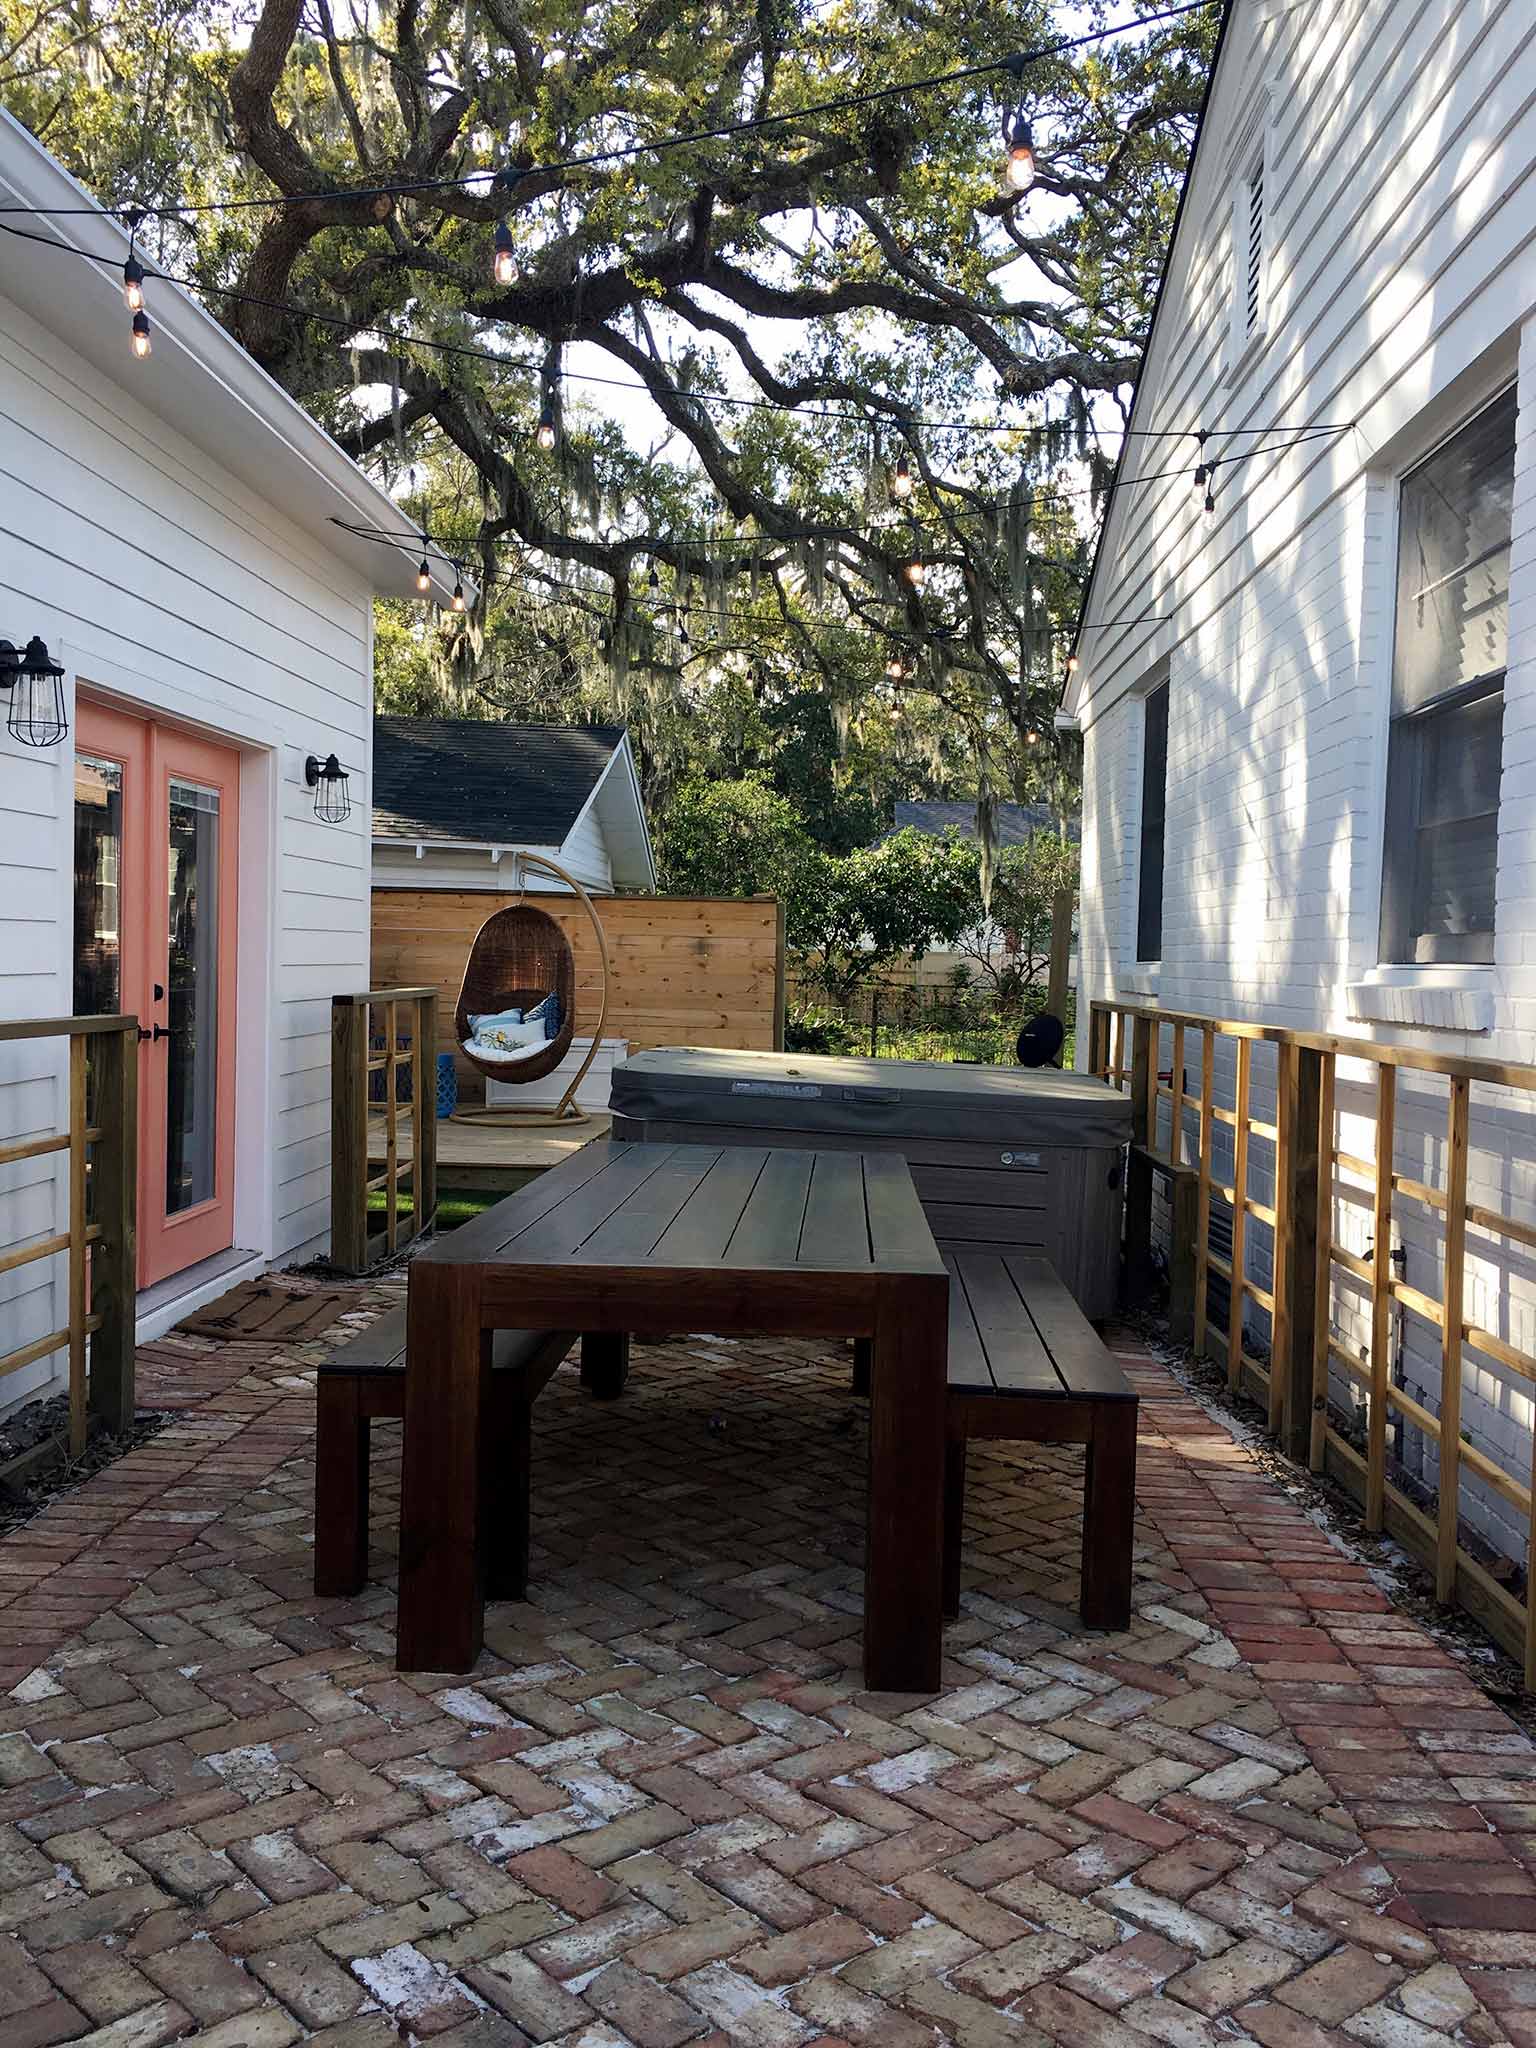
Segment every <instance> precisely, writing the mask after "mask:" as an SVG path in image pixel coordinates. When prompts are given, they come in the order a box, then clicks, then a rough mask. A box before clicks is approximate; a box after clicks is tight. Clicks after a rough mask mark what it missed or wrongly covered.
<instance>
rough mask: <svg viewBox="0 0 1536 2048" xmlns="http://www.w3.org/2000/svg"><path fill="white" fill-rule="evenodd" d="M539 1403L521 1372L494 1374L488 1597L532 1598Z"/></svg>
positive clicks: (487, 1496) (487, 1492)
mask: <svg viewBox="0 0 1536 2048" xmlns="http://www.w3.org/2000/svg"><path fill="white" fill-rule="evenodd" d="M532 1423H533V1404H532V1401H531V1400H530V1398H529V1390H528V1387H527V1385H526V1383H525V1381H524V1377H523V1375H522V1374H521V1373H519V1372H505V1373H494V1374H492V1376H491V1427H490V1429H489V1430H488V1432H487V1436H488V1438H489V1441H490V1444H491V1446H492V1463H491V1466H490V1469H489V1470H488V1471H487V1473H486V1475H485V1478H484V1480H483V1481H482V1486H481V1498H482V1499H483V1500H484V1501H485V1502H486V1504H487V1513H488V1515H489V1517H490V1523H489V1526H488V1527H487V1528H486V1530H485V1532H484V1537H483V1542H484V1546H485V1594H486V1598H487V1599H488V1600H526V1599H527V1597H528V1544H529V1534H530V1527H531V1523H532V1517H533V1489H532V1465H533V1461H532V1450H533V1427H532Z"/></svg>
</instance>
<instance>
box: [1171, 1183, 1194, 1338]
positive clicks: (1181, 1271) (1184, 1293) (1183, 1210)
mask: <svg viewBox="0 0 1536 2048" xmlns="http://www.w3.org/2000/svg"><path fill="white" fill-rule="evenodd" d="M1168 1208H1169V1214H1170V1219H1171V1227H1172V1238H1171V1240H1170V1243H1169V1247H1168V1328H1169V1331H1170V1332H1171V1334H1172V1337H1173V1341H1174V1342H1175V1343H1176V1344H1189V1343H1191V1342H1193V1339H1194V1334H1195V1314H1196V1308H1197V1297H1198V1291H1199V1290H1198V1283H1197V1279H1196V1275H1197V1273H1198V1270H1199V1260H1198V1258H1197V1256H1196V1233H1197V1228H1198V1224H1197V1219H1198V1216H1199V1209H1200V1176H1199V1174H1197V1173H1192V1172H1191V1171H1190V1169H1189V1168H1188V1167H1187V1166H1185V1167H1175V1168H1174V1169H1173V1171H1172V1172H1171V1173H1170V1174H1169V1176H1168Z"/></svg>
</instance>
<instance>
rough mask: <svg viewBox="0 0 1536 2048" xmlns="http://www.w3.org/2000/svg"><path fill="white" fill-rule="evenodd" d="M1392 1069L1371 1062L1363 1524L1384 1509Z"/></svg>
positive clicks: (1376, 1524)
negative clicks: (1372, 1160)
mask: <svg viewBox="0 0 1536 2048" xmlns="http://www.w3.org/2000/svg"><path fill="white" fill-rule="evenodd" d="M1396 1119H1397V1069H1396V1067H1389V1066H1388V1065H1387V1063H1386V1062H1385V1060H1383V1061H1380V1062H1379V1063H1378V1065H1377V1068H1376V1188H1375V1195H1374V1199H1373V1202H1372V1207H1371V1229H1372V1238H1371V1405H1370V1411H1369V1413H1368V1415H1367V1417H1366V1429H1367V1436H1366V1457H1365V1526H1366V1528H1367V1529H1372V1530H1377V1529H1380V1527H1381V1525H1382V1519H1383V1516H1384V1515H1385V1513H1386V1491H1387V1389H1388V1388H1389V1387H1390V1386H1391V1384H1392V1358H1391V1347H1392V1326H1393V1314H1392V1161H1393V1155H1394V1153H1395V1151H1396V1149H1397V1148H1396V1135H1397V1133H1396Z"/></svg>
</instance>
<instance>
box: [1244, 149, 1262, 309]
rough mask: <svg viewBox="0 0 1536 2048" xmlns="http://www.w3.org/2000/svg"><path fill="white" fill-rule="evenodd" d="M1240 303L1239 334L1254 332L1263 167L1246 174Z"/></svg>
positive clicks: (1259, 296) (1258, 304)
mask: <svg viewBox="0 0 1536 2048" xmlns="http://www.w3.org/2000/svg"><path fill="white" fill-rule="evenodd" d="M1245 284H1246V289H1245V293H1244V300H1243V313H1244V318H1243V332H1244V334H1245V335H1248V334H1253V333H1255V332H1257V330H1258V325H1259V316H1260V314H1261V313H1262V311H1263V299H1264V164H1263V160H1262V158H1261V159H1260V161H1259V162H1258V163H1256V164H1255V165H1254V167H1253V169H1252V170H1251V171H1250V172H1249V173H1248V268H1247V276H1246V280H1245Z"/></svg>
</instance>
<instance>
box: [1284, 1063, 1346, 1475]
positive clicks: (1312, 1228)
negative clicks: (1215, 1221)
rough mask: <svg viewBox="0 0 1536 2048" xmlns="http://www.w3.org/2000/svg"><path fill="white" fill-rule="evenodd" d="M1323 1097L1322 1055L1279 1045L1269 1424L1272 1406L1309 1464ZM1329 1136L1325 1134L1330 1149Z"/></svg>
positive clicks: (1287, 1444)
mask: <svg viewBox="0 0 1536 2048" xmlns="http://www.w3.org/2000/svg"><path fill="white" fill-rule="evenodd" d="M1322 1104H1323V1055H1322V1054H1321V1053H1320V1052H1318V1051H1316V1050H1315V1049H1314V1048H1313V1047H1311V1046H1305V1045H1294V1044H1292V1045H1282V1046H1281V1047H1280V1118H1279V1128H1280V1142H1279V1146H1278V1148H1277V1159H1276V1164H1277V1167H1278V1173H1277V1178H1276V1187H1275V1216H1276V1221H1277V1223H1278V1225H1279V1228H1278V1229H1277V1230H1276V1233H1275V1311H1276V1313H1275V1322H1276V1329H1275V1348H1274V1355H1273V1359H1272V1363H1271V1372H1272V1374H1273V1380H1272V1388H1271V1425H1270V1426H1271V1427H1272V1428H1273V1427H1274V1423H1275V1419H1276V1418H1275V1414H1274V1410H1275V1408H1276V1407H1277V1406H1278V1409H1279V1416H1278V1420H1279V1425H1280V1427H1279V1432H1278V1433H1279V1436H1280V1441H1281V1447H1282V1449H1283V1450H1284V1452H1285V1455H1286V1456H1287V1457H1288V1458H1291V1459H1294V1461H1295V1462H1296V1463H1297V1464H1298V1465H1308V1464H1310V1462H1311V1457H1312V1399H1313V1393H1312V1389H1313V1382H1314V1377H1315V1352H1316V1345H1317V1246H1318V1228H1319V1213H1320V1210H1321V1206H1322V1204H1321V1180H1322V1144H1321V1132H1322ZM1331 1137H1332V1134H1331V1133H1330V1144H1329V1151H1330V1153H1331V1152H1332V1143H1331ZM1282 1246H1283V1247H1284V1257H1283V1262H1282V1257H1281V1247H1282Z"/></svg>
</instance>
